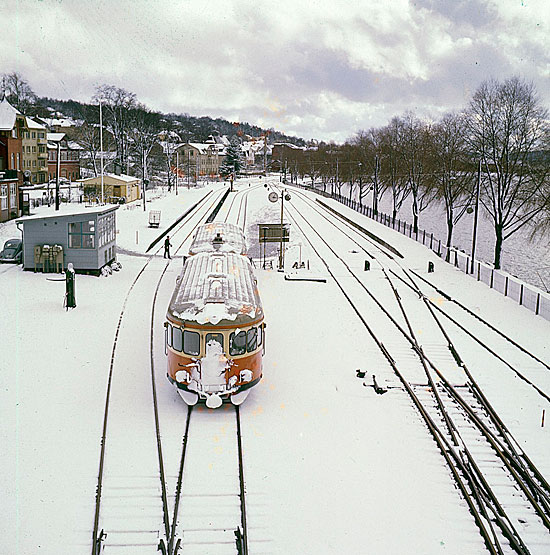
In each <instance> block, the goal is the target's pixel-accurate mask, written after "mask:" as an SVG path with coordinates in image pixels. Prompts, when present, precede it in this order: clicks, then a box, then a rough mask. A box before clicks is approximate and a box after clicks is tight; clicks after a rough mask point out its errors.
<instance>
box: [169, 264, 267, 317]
mask: <svg viewBox="0 0 550 555" xmlns="http://www.w3.org/2000/svg"><path fill="white" fill-rule="evenodd" d="M179 279H180V281H179V285H178V286H177V287H176V289H175V291H174V294H173V295H172V299H171V301H170V305H169V308H168V313H169V314H171V315H172V316H174V317H175V318H179V319H181V320H187V321H192V322H197V323H199V324H207V323H212V324H217V323H219V322H221V321H229V322H233V323H236V324H242V325H246V323H249V322H250V321H251V320H253V319H255V318H258V317H260V316H261V315H262V313H263V311H262V306H261V302H260V297H259V294H258V288H257V286H256V280H255V278H254V274H253V272H252V267H251V266H250V263H249V261H248V259H247V258H245V257H244V256H239V255H236V254H233V253H216V254H215V255H212V254H211V253H201V254H197V255H195V256H192V257H190V258H189V259H188V260H187V262H186V263H185V266H184V268H183V272H182V274H181V276H180V278H179Z"/></svg>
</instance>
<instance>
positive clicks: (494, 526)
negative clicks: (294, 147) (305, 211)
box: [291, 207, 550, 553]
mask: <svg viewBox="0 0 550 555" xmlns="http://www.w3.org/2000/svg"><path fill="white" fill-rule="evenodd" d="M294 210H296V213H297V215H298V217H300V218H302V219H303V223H304V224H305V223H307V225H309V226H310V228H311V230H313V232H314V233H313V234H312V235H313V237H314V239H313V238H311V235H309V236H308V235H306V234H305V233H304V232H303V231H302V228H301V226H300V224H299V223H298V221H297V219H296V218H294V217H292V218H291V219H292V220H293V221H294V223H295V225H296V227H297V228H298V229H300V230H301V231H302V235H303V236H304V239H306V240H307V241H308V242H309V243H310V244H311V246H312V248H313V250H314V251H315V252H316V254H317V255H318V256H319V257H320V258H321V260H322V261H323V263H324V264H325V266H326V268H327V271H328V273H329V274H330V275H331V277H332V278H333V279H334V281H335V282H336V284H337V286H338V287H339V289H340V290H341V292H342V293H343V294H344V296H345V297H346V299H347V301H348V302H349V304H350V305H351V306H352V308H353V310H354V311H355V313H356V314H357V316H358V317H359V319H360V320H361V322H362V323H363V325H364V326H365V327H366V329H367V330H368V332H369V334H370V336H371V338H372V339H373V340H374V342H375V343H376V345H377V346H378V348H379V351H380V352H381V354H382V355H383V356H384V358H385V359H386V361H387V363H389V365H390V366H391V368H392V369H393V371H394V374H395V375H396V376H397V377H398V378H399V380H400V381H401V383H402V384H403V386H404V387H405V389H406V390H407V392H408V393H409V395H410V397H411V399H412V400H413V402H414V404H415V406H416V407H417V408H418V410H419V412H420V414H421V415H422V417H423V419H424V421H425V423H426V425H427V426H428V428H429V429H430V431H431V433H432V435H433V437H434V440H435V441H436V443H437V444H438V446H439V448H440V450H441V453H442V454H443V456H444V457H445V460H446V462H447V464H448V467H449V469H450V470H451V473H452V475H453V478H454V480H455V482H456V483H457V485H458V487H459V489H460V491H461V492H462V495H463V497H464V499H465V500H466V502H467V503H468V507H469V510H470V512H471V514H472V515H473V516H474V519H475V521H476V524H477V525H478V528H479V530H480V532H481V535H482V537H483V538H484V542H485V545H486V547H487V549H488V550H489V552H491V553H506V552H517V553H543V552H545V551H546V550H547V549H548V547H549V546H550V540H549V537H548V529H549V528H550V520H549V515H550V510H549V500H550V490H549V488H548V484H547V483H546V481H545V480H544V478H543V477H542V476H541V475H540V473H539V472H538V471H537V469H536V467H534V465H533V464H532V463H531V461H530V460H529V459H528V458H527V456H526V455H525V454H524V453H522V452H521V450H520V449H519V448H518V444H517V442H515V440H514V439H513V437H512V436H511V434H510V432H509V431H508V430H507V429H506V428H505V427H504V425H503V423H502V421H501V420H500V418H499V417H498V415H497V414H496V412H495V411H494V409H493V407H491V406H490V405H489V403H488V401H487V399H486V398H485V396H484V395H483V393H482V391H481V389H480V388H479V386H478V384H477V383H476V382H475V381H474V380H473V378H472V376H471V374H470V373H469V372H468V371H467V368H466V367H465V365H464V363H463V362H462V360H461V358H460V355H459V353H458V352H457V350H456V349H454V348H451V347H452V344H451V343H450V341H449V340H448V337H447V336H446V335H445V334H444V333H441V331H443V330H442V328H441V325H440V323H439V321H438V320H437V319H436V318H435V316H434V315H433V312H431V313H427V314H425V315H424V313H425V312H426V311H425V310H423V311H422V313H423V316H422V321H423V322H426V321H430V323H431V327H432V329H430V330H429V332H428V333H427V334H426V335H427V336H428V337H429V338H430V340H433V341H434V344H435V345H436V346H437V345H438V347H437V349H436V350H435V351H434V350H433V349H431V354H432V356H433V357H434V359H435V361H436V362H437V365H436V364H434V361H433V360H431V359H430V358H428V357H427V355H426V353H425V352H424V349H423V347H422V346H421V345H420V344H419V343H418V341H417V339H416V337H415V333H414V326H413V325H412V324H411V320H410V314H411V313H412V312H414V311H411V309H410V306H409V307H408V308H406V307H405V306H404V303H403V302H402V299H401V295H400V293H399V291H398V290H397V288H396V286H395V284H394V283H393V281H392V280H391V279H390V277H389V276H388V274H387V272H386V271H385V268H384V266H382V265H381V271H382V272H383V274H384V278H385V281H386V283H387V284H389V285H390V289H391V291H392V295H393V297H394V299H393V300H394V301H396V303H395V302H394V303H393V304H394V306H393V308H389V305H390V304H391V303H390V302H389V299H388V296H387V295H385V296H384V295H383V293H382V289H381V288H380V287H379V286H377V287H375V289H376V295H375V294H373V293H372V292H371V291H369V290H367V289H366V288H364V290H365V292H366V293H367V294H368V296H369V297H370V298H371V300H372V301H374V302H375V304H376V306H377V307H378V308H379V309H380V310H381V311H382V312H383V313H384V314H385V315H386V317H387V320H388V321H389V322H391V324H392V325H393V327H394V330H393V331H394V336H395V334H397V336H401V337H402V338H404V339H406V340H407V341H408V343H409V349H412V351H414V356H416V357H417V358H418V360H419V362H420V363H421V364H422V366H423V368H424V371H425V375H426V378H427V380H428V385H427V386H426V385H423V386H413V385H412V383H415V382H418V376H417V375H415V374H414V373H413V372H411V369H410V367H407V365H406V364H404V361H403V358H402V356H401V355H400V351H402V348H397V349H396V345H399V344H400V343H399V341H397V340H392V339H391V335H388V330H387V328H386V326H385V325H384V324H382V325H381V324H380V318H378V317H376V318H373V317H372V315H373V314H372V310H370V311H369V310H365V305H364V304H363V301H362V300H361V298H360V297H361V296H358V295H357V294H356V291H357V287H352V286H351V284H353V283H354V281H355V282H357V283H361V280H360V279H359V277H358V276H357V274H356V273H355V272H354V271H353V269H352V268H351V267H350V265H349V264H348V263H346V262H345V261H344V260H343V258H342V257H341V256H339V255H338V254H337V252H336V251H335V250H334V249H333V248H332V247H331V246H330V245H329V243H328V242H327V240H326V238H325V237H323V236H321V234H320V233H319V232H318V231H317V230H316V229H315V227H314V224H312V223H311V222H310V219H309V218H307V219H306V217H305V216H303V215H302V214H300V212H299V211H298V210H297V209H296V207H294ZM334 227H336V228H338V227H339V226H337V225H334ZM345 235H346V236H347V237H349V235H348V234H347V233H345ZM353 242H354V243H355V244H358V243H357V241H355V240H353ZM327 249H328V252H327ZM373 258H374V257H373ZM390 258H391V257H390ZM334 259H336V260H334ZM342 266H343V267H344V268H345V270H347V273H348V275H350V276H352V277H353V278H354V279H353V280H350V279H349V278H347V277H346V272H345V271H343V270H342ZM371 284H372V282H371ZM362 296H364V293H363V295H362ZM415 298H416V303H417V305H416V308H417V309H418V306H419V305H423V303H422V301H421V300H420V299H421V296H420V297H419V296H418V295H416V297H415ZM408 302H409V301H407V303H408ZM395 306H398V307H399V312H400V313H401V315H400V316H399V315H397V314H396V311H395ZM430 314H431V315H430ZM403 321H404V322H405V325H403ZM374 322H375V323H374ZM438 328H439V330H440V331H439V332H438ZM438 335H439V336H440V337H439V339H436V338H437V336H438ZM424 339H425V337H424V336H423V341H424ZM434 353H435V355H434ZM449 353H451V354H452V356H449ZM440 355H445V356H444V357H443V358H444V360H437V358H440ZM453 359H454V360H453ZM377 362H378V361H377ZM442 362H444V363H445V365H446V373H447V374H449V373H450V374H451V376H452V378H451V379H452V381H453V382H455V383H457V382H458V383H460V384H464V385H467V386H468V387H470V388H471V390H472V391H474V392H475V394H476V398H475V400H476V403H473V404H472V405H470V404H468V402H467V401H465V400H464V399H463V398H462V397H461V396H459V395H458V394H457V393H456V391H457V390H456V388H453V386H452V385H451V383H450V381H449V380H447V379H446V378H445V376H444V375H443V374H442V373H441V372H440V371H439V369H438V365H440V364H441V363H442ZM377 366H379V364H377ZM453 367H454V368H453ZM442 383H443V384H445V389H444V390H442V391H440V390H441V389H442V386H441V384H442ZM374 386H375V389H381V390H382V391H381V392H383V388H378V387H377V384H376V382H375V383H374ZM416 391H420V392H421V393H422V395H418V394H417V393H416ZM425 392H429V396H428V397H429V398H428V399H422V397H426V395H425ZM457 407H458V408H457ZM478 412H484V413H485V414H487V415H490V420H491V426H489V425H487V424H484V423H483V421H482V420H481V419H480V418H479V417H478V416H477V413H478ZM491 427H492V428H493V430H491ZM479 438H483V440H480V439H479ZM480 444H481V445H483V448H482V449H479V446H480ZM503 484H505V487H503ZM518 492H520V493H519V494H518ZM501 498H502V500H501ZM518 498H519V503H518Z"/></svg>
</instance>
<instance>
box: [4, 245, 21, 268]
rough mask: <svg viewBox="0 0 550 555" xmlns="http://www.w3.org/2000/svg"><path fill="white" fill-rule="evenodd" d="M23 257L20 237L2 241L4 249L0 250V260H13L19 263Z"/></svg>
mask: <svg viewBox="0 0 550 555" xmlns="http://www.w3.org/2000/svg"><path fill="white" fill-rule="evenodd" d="M22 258H23V242H22V241H21V239H8V240H7V241H6V242H5V243H4V250H2V251H1V252H0V262H15V264H21V260H22Z"/></svg>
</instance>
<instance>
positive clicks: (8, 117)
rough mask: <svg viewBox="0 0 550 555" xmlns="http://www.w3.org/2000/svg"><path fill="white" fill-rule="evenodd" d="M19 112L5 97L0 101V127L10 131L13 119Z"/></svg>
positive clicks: (13, 123) (13, 122)
mask: <svg viewBox="0 0 550 555" xmlns="http://www.w3.org/2000/svg"><path fill="white" fill-rule="evenodd" d="M20 113H21V112H20V111H19V110H18V109H17V108H14V107H13V106H12V105H11V104H10V103H9V102H8V101H7V100H6V99H5V98H4V100H2V102H0V129H2V130H3V131H11V130H12V129H13V126H14V125H15V120H16V117H17V115H18V114H20Z"/></svg>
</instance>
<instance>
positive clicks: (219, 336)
mask: <svg viewBox="0 0 550 555" xmlns="http://www.w3.org/2000/svg"><path fill="white" fill-rule="evenodd" d="M212 340H214V341H217V342H218V343H219V344H220V345H221V346H222V349H223V333H207V334H206V344H207V345H208V343H209V341H212Z"/></svg>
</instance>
